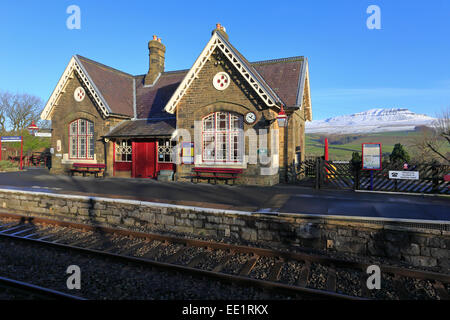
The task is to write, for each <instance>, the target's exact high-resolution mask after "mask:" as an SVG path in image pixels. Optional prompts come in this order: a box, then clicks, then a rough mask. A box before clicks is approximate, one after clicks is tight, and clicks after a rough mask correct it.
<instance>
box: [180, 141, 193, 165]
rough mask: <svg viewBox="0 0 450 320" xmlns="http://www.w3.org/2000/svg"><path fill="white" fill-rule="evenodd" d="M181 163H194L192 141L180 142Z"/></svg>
mask: <svg viewBox="0 0 450 320" xmlns="http://www.w3.org/2000/svg"><path fill="white" fill-rule="evenodd" d="M181 163H184V164H193V163H194V143H193V142H183V143H182V144H181Z"/></svg>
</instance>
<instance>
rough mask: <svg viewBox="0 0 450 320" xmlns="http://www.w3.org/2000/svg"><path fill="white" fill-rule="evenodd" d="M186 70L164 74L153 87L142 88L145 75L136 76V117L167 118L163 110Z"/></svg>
mask: <svg viewBox="0 0 450 320" xmlns="http://www.w3.org/2000/svg"><path fill="white" fill-rule="evenodd" d="M187 72H188V70H180V71H173V72H164V73H162V74H161V76H160V77H159V79H158V81H157V82H156V83H155V84H154V85H153V86H151V87H150V86H147V87H145V86H144V79H145V75H141V76H136V117H137V118H138V119H143V118H144V119H145V118H152V117H163V116H164V117H167V116H168V115H169V114H168V113H167V112H166V111H165V110H164V107H165V105H166V104H167V102H168V101H169V99H170V97H171V96H172V94H173V93H174V92H175V90H176V89H177V88H178V85H179V84H180V83H181V81H182V80H183V78H184V76H185V75H186V73H187Z"/></svg>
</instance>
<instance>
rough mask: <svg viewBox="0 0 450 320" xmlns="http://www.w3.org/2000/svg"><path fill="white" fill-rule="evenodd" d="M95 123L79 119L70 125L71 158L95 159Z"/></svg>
mask: <svg viewBox="0 0 450 320" xmlns="http://www.w3.org/2000/svg"><path fill="white" fill-rule="evenodd" d="M94 147H95V143H94V123H93V122H91V121H89V120H86V119H78V120H75V121H73V122H71V123H70V125H69V152H70V158H71V159H94Z"/></svg>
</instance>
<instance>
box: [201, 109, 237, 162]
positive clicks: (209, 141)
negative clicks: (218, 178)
mask: <svg viewBox="0 0 450 320" xmlns="http://www.w3.org/2000/svg"><path fill="white" fill-rule="evenodd" d="M242 129H243V123H242V116H240V115H238V114H235V113H230V112H215V113H212V114H210V115H208V116H206V117H205V118H203V128H202V140H203V141H202V142H203V153H202V155H203V162H219V163H227V162H229V163H239V162H242V154H243V151H244V150H243V143H242V141H243V140H242V137H243V130H242Z"/></svg>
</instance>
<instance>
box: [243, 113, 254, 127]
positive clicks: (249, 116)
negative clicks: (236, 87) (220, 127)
mask: <svg viewBox="0 0 450 320" xmlns="http://www.w3.org/2000/svg"><path fill="white" fill-rule="evenodd" d="M255 121H256V114H254V113H253V112H248V113H247V114H246V115H245V122H247V123H248V124H252V123H254V122H255Z"/></svg>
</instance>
